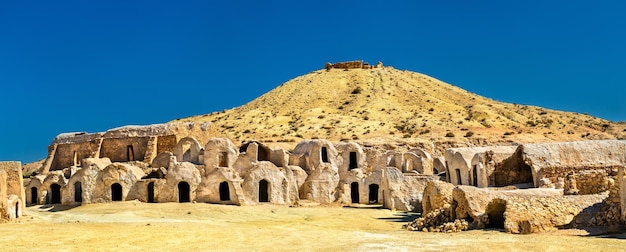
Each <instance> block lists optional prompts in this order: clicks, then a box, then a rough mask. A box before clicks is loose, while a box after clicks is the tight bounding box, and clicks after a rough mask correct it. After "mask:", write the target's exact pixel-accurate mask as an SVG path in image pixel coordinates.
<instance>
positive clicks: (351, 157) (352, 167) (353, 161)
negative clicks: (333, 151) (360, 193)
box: [348, 151, 359, 170]
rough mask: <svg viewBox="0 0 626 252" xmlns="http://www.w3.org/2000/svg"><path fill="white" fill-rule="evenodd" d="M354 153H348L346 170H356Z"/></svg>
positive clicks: (356, 163) (356, 164)
mask: <svg viewBox="0 0 626 252" xmlns="http://www.w3.org/2000/svg"><path fill="white" fill-rule="evenodd" d="M358 166H359V165H358V162H357V156H356V152H354V151H352V152H350V163H349V164H348V170H352V169H356V168H357V167H358Z"/></svg>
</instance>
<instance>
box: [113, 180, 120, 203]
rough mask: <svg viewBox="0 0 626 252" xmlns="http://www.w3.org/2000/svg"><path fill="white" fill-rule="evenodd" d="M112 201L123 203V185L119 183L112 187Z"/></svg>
mask: <svg viewBox="0 0 626 252" xmlns="http://www.w3.org/2000/svg"><path fill="white" fill-rule="evenodd" d="M111 201H122V185H120V184H118V183H115V184H112V185H111Z"/></svg>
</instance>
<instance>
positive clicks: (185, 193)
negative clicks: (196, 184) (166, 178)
mask: <svg viewBox="0 0 626 252" xmlns="http://www.w3.org/2000/svg"><path fill="white" fill-rule="evenodd" d="M190 201H191V200H190V197H189V183H187V182H185V181H182V182H180V183H178V202H180V203H183V202H190Z"/></svg>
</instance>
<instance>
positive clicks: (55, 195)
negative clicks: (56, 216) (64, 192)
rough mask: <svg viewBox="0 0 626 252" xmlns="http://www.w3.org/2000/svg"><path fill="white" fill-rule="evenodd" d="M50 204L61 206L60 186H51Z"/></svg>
mask: <svg viewBox="0 0 626 252" xmlns="http://www.w3.org/2000/svg"><path fill="white" fill-rule="evenodd" d="M50 191H52V192H51V193H52V195H50V204H61V186H60V185H59V184H52V185H50Z"/></svg>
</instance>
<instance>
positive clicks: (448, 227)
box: [405, 208, 469, 233]
mask: <svg viewBox="0 0 626 252" xmlns="http://www.w3.org/2000/svg"><path fill="white" fill-rule="evenodd" d="M449 213H450V209H445V208H438V209H435V210H433V211H430V212H429V213H427V214H426V215H424V217H420V218H417V219H416V220H414V221H412V222H410V223H408V224H407V225H406V226H405V228H406V229H407V230H410V231H423V232H445V233H450V232H461V231H465V230H468V229H469V223H468V222H467V221H466V220H459V219H456V220H452V218H451V217H450V214H449Z"/></svg>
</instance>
